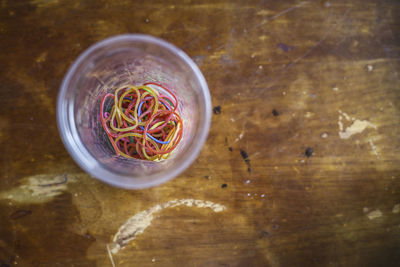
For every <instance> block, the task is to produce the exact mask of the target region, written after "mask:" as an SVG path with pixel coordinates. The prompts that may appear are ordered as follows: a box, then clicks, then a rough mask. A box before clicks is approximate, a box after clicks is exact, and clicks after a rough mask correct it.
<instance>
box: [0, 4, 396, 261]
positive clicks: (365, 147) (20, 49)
mask: <svg viewBox="0 0 400 267" xmlns="http://www.w3.org/2000/svg"><path fill="white" fill-rule="evenodd" d="M130 2H131V1H112V0H104V1H97V0H93V1H92V0H91V1H77V0H74V1H57V0H31V1H27V0H22V1H5V0H3V1H1V4H0V39H1V42H0V51H1V52H0V92H1V98H0V103H1V104H0V141H1V172H0V173H1V179H0V218H1V219H0V264H1V266H14V265H18V266H112V260H113V261H114V264H115V266H399V265H398V264H399V260H400V196H399V194H400V140H399V137H400V127H399V126H400V91H399V88H400V79H399V71H400V64H399V59H400V51H399V48H400V47H399V45H400V42H399V36H400V25H399V14H400V3H399V2H398V1H394V0H393V1H372V0H368V1H361V0H356V1H232V2H231V1H173V0H168V1H137V2H134V3H130ZM121 33H146V34H151V35H154V36H157V37H160V38H163V39H165V40H167V41H169V42H171V43H173V44H175V45H176V46H178V47H180V48H182V49H183V50H184V51H186V52H187V53H188V55H190V56H191V57H192V58H193V59H194V60H195V62H196V63H197V64H198V66H199V67H200V69H201V70H202V72H203V74H204V76H205V77H206V79H207V81H208V84H209V87H210V92H211V95H212V101H213V106H214V114H213V118H212V127H211V130H210V134H209V137H208V139H207V142H206V144H205V146H204V148H203V150H202V152H201V154H200V156H199V157H198V159H197V160H196V161H195V163H194V164H193V165H192V166H191V167H190V168H189V169H188V170H187V171H185V172H184V173H183V174H182V175H180V176H179V177H177V178H176V179H174V180H173V181H170V182H168V183H166V184H163V185H161V186H158V187H155V188H151V189H146V190H139V191H128V190H122V189H118V188H113V187H111V186H108V185H106V184H103V183H101V182H98V181H97V180H95V179H93V178H91V177H89V176H88V175H86V174H85V173H84V172H83V171H82V170H81V169H80V168H79V167H78V166H77V165H76V164H75V163H74V161H73V160H72V158H71V157H70V156H69V154H68V153H67V152H66V150H65V149H64V146H63V145H62V142H61V140H60V138H59V134H58V130H57V126H56V119H55V118H56V117H55V107H56V97H57V93H58V88H59V85H60V82H61V80H62V78H63V75H64V74H65V73H66V71H67V69H68V67H69V66H70V64H71V63H72V62H73V61H74V59H75V58H76V57H77V56H78V55H79V54H80V53H81V52H82V51H84V49H86V48H87V47H89V46H90V45H92V44H93V43H95V42H97V41H99V40H102V39H104V38H106V37H109V36H112V35H117V34H121ZM174 200H176V201H175V202H174ZM195 200H196V201H195ZM207 201H209V202H207ZM130 218H131V220H129V219H130ZM124 225H125V226H124ZM121 226H123V227H125V228H126V230H127V232H125V233H123V234H121V235H119V236H118V237H119V238H120V239H119V240H117V241H116V242H114V241H113V238H114V236H115V235H116V233H117V232H118V229H119V228H120V227H121ZM125 228H124V229H125ZM124 240H125V241H127V242H126V243H124V242H123V241H124ZM123 243H124V244H123ZM120 244H122V246H121V249H120V250H118V249H116V248H117V245H118V246H119V245H120ZM113 252H114V253H113ZM111 256H112V257H111ZM111 258H112V259H111Z"/></svg>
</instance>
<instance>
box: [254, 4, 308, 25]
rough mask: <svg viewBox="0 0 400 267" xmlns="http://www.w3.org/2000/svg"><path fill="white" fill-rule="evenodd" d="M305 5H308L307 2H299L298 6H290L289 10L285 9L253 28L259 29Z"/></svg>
mask: <svg viewBox="0 0 400 267" xmlns="http://www.w3.org/2000/svg"><path fill="white" fill-rule="evenodd" d="M305 4H308V2H301V3H300V4H297V5H295V6H292V7H290V8H287V9H285V10H283V11H281V12H279V13H278V14H275V15H273V16H272V17H270V18H269V19H268V20H266V21H263V22H261V23H260V24H258V25H256V26H255V27H260V26H262V25H264V24H266V23H267V22H271V21H273V20H275V19H277V18H279V17H280V16H282V15H285V14H286V13H289V12H291V11H293V10H295V9H297V8H299V7H302V6H304V5H305Z"/></svg>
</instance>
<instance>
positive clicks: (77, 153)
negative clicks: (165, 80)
mask: <svg viewBox="0 0 400 267" xmlns="http://www.w3.org/2000/svg"><path fill="white" fill-rule="evenodd" d="M121 41H142V42H148V43H152V44H155V45H158V46H160V47H162V48H163V49H166V50H169V51H170V52H171V53H172V54H174V55H176V56H177V57H179V58H180V59H181V60H182V61H183V62H184V63H185V64H187V66H188V67H190V69H191V71H192V72H193V73H194V76H195V77H196V78H197V81H198V82H199V84H200V87H201V89H202V90H201V92H202V94H201V98H202V99H203V101H204V104H205V110H204V111H203V112H202V113H203V114H204V122H203V125H201V128H200V129H199V136H198V139H197V142H196V145H194V146H193V148H192V153H190V154H189V156H187V157H185V159H184V160H183V162H182V164H180V165H178V166H177V167H176V168H174V169H166V171H165V173H164V172H163V173H162V175H161V176H160V174H159V173H156V174H151V175H146V176H139V177H138V178H144V177H147V178H148V180H149V181H148V182H143V183H140V184H138V183H135V182H134V181H135V180H134V179H135V178H134V176H128V175H121V174H116V173H114V172H111V171H109V170H107V169H106V168H104V167H103V166H102V165H101V164H100V163H98V162H97V160H96V158H95V157H93V156H92V154H91V153H90V152H89V151H88V150H87V148H86V146H85V145H84V144H83V142H82V140H81V138H80V136H79V134H78V131H77V129H76V124H75V116H74V109H73V104H72V105H71V104H69V105H67V101H66V94H67V89H68V86H69V83H70V81H71V78H72V76H73V75H74V73H75V72H76V70H77V69H78V67H79V66H80V65H81V64H82V63H83V62H84V61H85V60H86V59H87V57H88V56H89V55H90V54H91V53H92V52H93V51H95V50H97V49H99V48H102V47H105V46H107V45H109V44H114V43H117V42H121ZM210 124H211V96H210V92H209V89H208V86H207V82H206V80H205V78H204V76H203V74H202V73H201V71H200V69H199V68H198V67H197V65H196V64H195V63H194V61H193V60H192V59H191V58H190V57H189V56H188V55H187V54H186V53H185V52H183V51H182V50H181V49H179V48H178V47H176V46H175V45H173V44H171V43H168V42H167V41H164V40H162V39H159V38H156V37H153V36H150V35H146V34H123V35H117V36H113V37H109V38H107V39H104V40H101V41H99V42H97V43H95V44H93V45H92V46H90V47H89V48H87V49H86V50H85V51H83V52H82V53H81V54H80V55H79V56H78V58H77V59H76V60H75V61H74V62H73V64H72V65H71V66H70V67H69V69H68V71H67V74H66V75H65V76H64V78H63V81H62V83H61V86H60V89H59V94H58V99H57V126H58V130H59V133H60V136H61V140H62V141H63V143H64V146H65V147H66V149H67V151H68V152H69V154H70V155H71V156H72V158H73V159H74V160H75V162H76V163H77V164H78V165H79V166H80V167H81V168H82V169H83V170H85V171H86V172H87V173H88V174H90V175H91V176H94V177H95V178H97V179H99V180H101V181H103V182H105V183H107V184H110V185H113V186H117V187H120V188H126V189H142V188H148V187H152V186H156V185H159V184H162V183H165V182H167V181H169V180H171V179H172V178H174V177H176V176H177V175H179V174H180V173H182V172H183V171H184V170H185V169H187V168H188V167H189V166H190V165H191V164H192V163H193V161H194V160H195V159H196V158H197V156H198V154H199V153H200V151H201V149H202V147H203V144H204V143H205V141H206V138H207V135H208V131H209V128H210Z"/></svg>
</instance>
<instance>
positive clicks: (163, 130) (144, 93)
mask: <svg viewBox="0 0 400 267" xmlns="http://www.w3.org/2000/svg"><path fill="white" fill-rule="evenodd" d="M177 111H178V99H177V97H176V96H175V95H174V94H173V93H172V91H171V90H169V89H167V88H166V87H164V86H162V85H160V84H157V83H154V82H148V83H144V84H143V85H139V86H133V85H124V86H120V87H118V88H116V89H115V91H114V93H112V94H111V93H107V94H105V95H104V96H103V99H102V100H101V104H100V119H101V125H102V127H103V129H104V131H105V132H106V134H107V137H108V139H109V141H110V142H111V145H112V147H113V149H114V150H115V153H116V155H117V156H122V157H125V158H135V159H142V160H150V161H160V160H164V159H167V158H168V157H169V156H170V154H171V152H172V151H173V150H174V149H175V148H176V147H177V145H178V144H179V142H180V140H181V138H182V133H183V122H182V119H181V117H180V115H179V114H178V112H177Z"/></svg>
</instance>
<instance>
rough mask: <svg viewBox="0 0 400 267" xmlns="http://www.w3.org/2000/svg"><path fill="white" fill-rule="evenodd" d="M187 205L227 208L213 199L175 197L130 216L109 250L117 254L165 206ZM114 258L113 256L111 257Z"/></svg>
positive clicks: (215, 210) (219, 210)
mask: <svg viewBox="0 0 400 267" xmlns="http://www.w3.org/2000/svg"><path fill="white" fill-rule="evenodd" d="M177 206H187V207H197V208H210V209H212V210H213V211H214V212H221V211H224V210H225V209H226V207H225V206H224V205H221V204H218V203H214V202H212V201H204V200H198V199H179V200H178V199H175V200H171V201H168V202H165V203H162V204H158V205H155V206H153V207H151V208H149V209H147V210H144V211H141V212H139V213H136V214H135V215H134V216H132V217H130V218H129V219H128V220H127V221H126V222H125V223H124V224H123V225H122V226H121V227H120V228H119V229H118V232H117V233H116V234H115V235H114V238H113V242H112V243H111V244H108V245H107V251H110V252H111V253H112V254H117V253H118V252H119V251H120V250H121V249H122V248H124V247H125V246H126V245H127V244H128V243H129V242H130V241H132V240H134V239H135V238H136V237H137V236H138V235H140V234H142V233H143V232H144V230H146V228H147V227H149V226H150V225H151V222H152V220H153V218H154V216H153V215H154V214H155V213H157V212H160V211H162V210H163V209H165V208H170V207H177ZM111 253H110V254H111ZM110 260H111V261H113V260H112V257H110Z"/></svg>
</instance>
